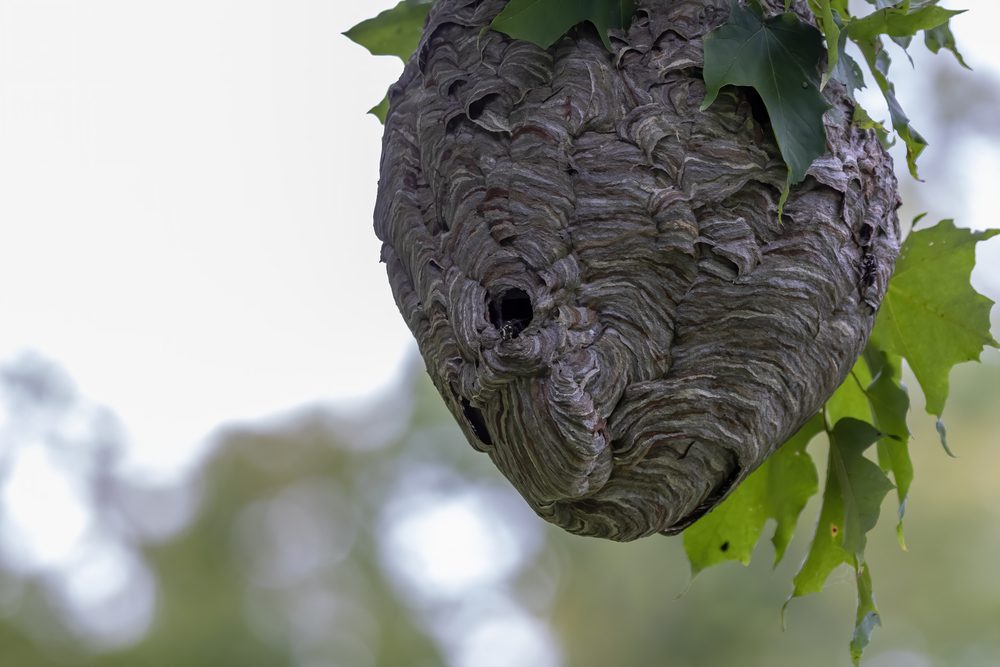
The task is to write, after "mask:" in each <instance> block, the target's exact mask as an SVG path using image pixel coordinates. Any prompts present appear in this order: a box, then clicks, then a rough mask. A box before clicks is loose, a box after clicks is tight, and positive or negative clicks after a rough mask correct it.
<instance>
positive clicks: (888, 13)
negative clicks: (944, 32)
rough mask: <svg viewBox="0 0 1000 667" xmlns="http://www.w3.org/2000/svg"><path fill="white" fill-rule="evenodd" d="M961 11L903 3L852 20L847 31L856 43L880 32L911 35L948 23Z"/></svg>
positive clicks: (899, 35)
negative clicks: (902, 4)
mask: <svg viewBox="0 0 1000 667" xmlns="http://www.w3.org/2000/svg"><path fill="white" fill-rule="evenodd" d="M963 11H964V10H953V9H944V8H943V7H936V6H934V5H928V6H924V7H919V8H916V9H913V8H909V7H903V6H897V7H889V8H886V9H879V10H876V11H874V12H872V13H871V14H869V15H868V16H865V17H864V18H859V19H855V20H853V21H851V22H850V23H849V24H848V25H847V32H848V34H849V35H850V37H851V39H854V40H856V41H859V42H860V41H866V42H867V41H871V40H873V39H875V38H876V37H878V36H879V35H889V36H890V37H903V38H906V37H913V36H914V35H916V34H917V33H918V32H920V31H921V30H931V29H933V28H936V27H938V26H940V25H943V24H945V23H947V22H948V20H949V19H951V17H952V16H955V15H957V14H961V13H962V12H963Z"/></svg>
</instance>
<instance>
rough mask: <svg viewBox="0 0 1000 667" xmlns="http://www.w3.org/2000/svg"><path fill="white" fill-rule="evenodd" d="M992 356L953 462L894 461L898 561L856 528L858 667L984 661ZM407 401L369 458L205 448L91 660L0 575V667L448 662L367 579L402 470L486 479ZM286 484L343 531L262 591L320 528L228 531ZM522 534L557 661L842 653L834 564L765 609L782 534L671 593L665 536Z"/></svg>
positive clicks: (927, 442) (60, 625) (849, 601)
mask: <svg viewBox="0 0 1000 667" xmlns="http://www.w3.org/2000/svg"><path fill="white" fill-rule="evenodd" d="M996 356H997V355H996V354H991V355H989V359H988V361H992V362H993V363H987V364H986V365H984V366H979V367H968V368H964V367H963V368H960V369H958V370H957V371H956V373H955V375H956V376H960V377H957V378H955V379H956V381H955V383H954V384H955V387H956V392H955V400H954V410H955V413H954V414H953V416H952V423H953V424H954V426H953V440H954V442H955V443H956V448H957V450H958V452H957V453H958V454H959V456H960V458H959V459H957V460H953V459H949V458H947V457H946V455H945V454H944V453H943V452H942V451H941V448H940V447H939V446H938V445H937V443H936V435H935V433H934V428H933V423H932V420H931V419H929V418H928V419H925V420H921V421H920V422H918V423H916V424H913V425H912V426H913V430H914V447H913V454H914V459H915V463H916V466H917V468H918V469H920V470H922V471H924V474H923V475H921V482H920V483H919V484H918V485H916V486H915V487H914V489H913V491H912V493H911V497H910V512H909V514H908V516H909V517H910V520H909V525H908V531H907V537H908V543H909V551H908V552H903V551H901V550H900V548H899V546H898V544H897V542H896V537H895V533H894V531H893V526H892V525H889V524H888V523H887V524H886V525H884V526H880V527H879V528H877V529H876V530H875V531H874V532H873V533H872V534H871V535H870V541H871V548H870V552H869V559H868V562H869V564H870V565H871V567H872V568H873V569H874V570H875V574H876V576H877V577H878V579H879V582H880V588H879V590H878V591H877V594H878V601H879V605H880V609H881V610H882V612H883V616H884V618H886V619H887V622H886V624H885V627H884V628H883V631H882V632H881V633H879V634H877V635H876V637H875V638H874V640H873V642H872V645H871V646H870V648H869V651H868V653H867V655H866V660H865V663H864V664H870V665H883V666H885V665H893V666H895V665H901V666H905V665H914V666H916V665H949V666H952V665H969V666H978V665H982V666H984V667H985V666H986V665H996V664H998V663H1000V636H998V635H997V633H996V626H997V621H998V620H1000V578H998V577H996V576H995V563H996V557H997V554H998V553H1000V522H998V521H997V519H998V513H997V512H998V510H997V508H998V507H1000V487H998V486H997V485H996V484H995V481H994V476H995V475H994V472H993V471H995V470H996V469H997V465H998V463H1000V451H998V450H997V449H996V448H995V447H993V446H991V445H992V444H993V440H994V439H995V436H994V434H993V433H994V430H995V419H994V418H993V415H995V414H996V411H997V410H998V409H1000V365H998V364H997V363H996V362H997V359H996V358H995V357H996ZM413 391H414V398H413V399H412V400H413V403H410V405H412V406H415V407H413V413H412V418H411V419H410V420H409V426H408V427H407V428H406V430H405V432H404V433H402V435H400V436H399V437H397V438H395V439H394V441H393V442H391V443H390V444H388V445H381V446H376V445H372V446H358V445H357V443H356V442H353V440H356V439H357V438H356V437H355V435H356V434H352V433H351V431H350V429H348V428H345V427H344V426H343V425H342V424H341V425H338V422H337V420H336V419H334V418H332V417H331V416H330V415H329V414H327V413H325V412H323V411H322V410H315V411H308V412H305V413H302V414H301V415H300V416H299V417H297V418H295V419H290V420H288V421H286V422H284V423H279V424H272V425H270V426H268V427H266V428H260V429H251V428H240V429H230V430H228V431H226V432H224V433H223V434H222V435H220V436H219V438H218V440H219V442H218V444H217V446H216V447H215V448H214V449H213V452H212V455H211V457H210V459H209V460H208V461H207V462H206V463H205V464H204V466H203V468H202V469H201V470H200V472H199V478H200V481H199V483H198V484H197V485H195V486H193V487H192V492H198V493H200V494H201V501H200V510H199V512H198V513H197V516H196V518H195V519H194V521H193V522H192V523H191V525H190V526H189V527H188V528H187V530H186V531H184V532H183V533H182V534H180V535H179V536H177V537H175V538H174V539H172V540H169V541H166V542H163V543H160V544H140V545H139V546H138V549H139V550H140V551H141V555H142V557H143V559H144V560H145V561H146V562H147V564H148V565H149V566H150V567H151V569H152V571H153V572H154V573H155V577H156V579H157V582H158V590H159V595H158V601H157V607H156V618H155V621H154V624H153V626H152V628H151V629H150V631H149V632H148V634H147V635H146V636H145V637H144V638H143V639H142V640H141V641H140V642H139V643H138V644H136V645H134V646H131V647H129V648H127V649H125V650H119V651H117V652H111V653H95V652H93V650H92V649H90V648H88V645H87V643H86V642H85V640H83V639H81V638H79V637H78V636H77V635H76V634H74V632H72V631H71V629H69V628H68V625H67V623H66V619H65V618H64V616H63V615H62V614H61V613H60V611H59V609H58V608H57V606H55V605H53V604H52V603H51V602H50V601H49V599H48V598H47V596H46V595H45V593H44V591H45V581H44V579H41V578H38V577H34V578H29V579H28V580H23V579H18V578H17V577H16V576H15V575H13V574H11V573H5V574H2V575H0V576H2V578H0V598H3V599H4V600H6V602H5V603H4V604H3V605H0V610H2V611H0V657H2V658H0V664H2V665H3V666H4V667H44V666H47V665H87V666H90V665H93V666H108V667H111V666H114V667H118V666H122V667H125V666H128V667H144V666H150V667H154V666H161V665H162V666H163V667H167V666H170V667H173V666H176V665H212V666H229V665H232V666H234V667H237V666H238V667H250V666H255V665H261V666H264V665H267V666H271V665H379V666H397V665H417V666H421V665H426V666H428V667H429V666H433V665H444V664H453V661H452V660H451V659H449V658H448V656H447V653H446V652H445V651H444V650H443V648H444V647H442V645H441V642H440V637H437V638H435V636H434V633H433V632H431V631H430V630H429V627H430V619H429V617H428V612H427V607H426V606H421V605H420V604H419V603H418V601H415V600H414V599H413V598H412V595H411V592H409V591H408V589H406V587H402V586H400V585H399V584H398V581H397V579H394V578H393V576H391V574H390V573H389V572H387V570H386V567H385V565H386V562H385V558H384V556H385V554H382V556H383V557H380V555H379V553H378V550H379V544H380V542H379V539H380V531H381V530H383V529H384V521H383V520H382V518H381V517H382V516H383V515H384V509H385V503H386V502H387V501H388V500H389V499H390V497H392V496H393V495H394V494H396V493H397V492H398V491H399V489H400V483H401V482H400V480H407V483H409V484H411V485H413V486H414V488H416V489H417V490H419V488H420V486H421V484H422V482H421V481H420V477H419V475H414V476H409V472H410V471H413V470H417V469H419V468H421V466H427V465H434V466H438V467H441V466H444V467H445V468H446V469H447V470H448V471H449V474H451V475H453V476H454V477H455V478H456V479H461V480H464V481H465V482H467V483H468V484H473V485H474V484H480V483H489V484H497V483H500V482H501V480H499V476H498V473H496V472H495V470H494V469H493V468H492V466H491V465H489V464H488V461H487V460H486V458H485V457H484V456H483V455H480V454H477V453H475V452H474V451H472V450H471V448H469V447H468V445H467V444H466V443H465V442H464V440H463V439H462V436H461V434H460V433H459V431H458V428H457V427H456V426H455V425H454V424H452V422H451V418H450V416H449V415H448V414H447V412H446V411H445V409H444V408H443V406H441V405H440V402H439V400H438V399H437V397H436V394H435V393H434V391H433V388H432V387H430V385H429V383H428V382H426V381H425V380H424V379H423V377H422V376H421V379H420V380H419V381H418V382H416V386H415V387H414V390H413ZM409 401H410V399H408V398H406V397H401V398H400V403H399V404H398V405H394V404H389V405H387V406H382V407H381V408H380V410H383V411H385V410H400V411H405V410H406V409H407V404H408V403H409ZM371 418H372V419H378V418H379V415H372V416H371ZM818 458H819V457H818ZM820 460H821V459H820ZM821 473H822V471H821ZM303 484H306V486H308V488H310V489H313V490H316V489H319V490H323V489H329V491H330V493H331V495H330V498H331V499H332V502H333V503H335V504H333V505H331V506H330V510H329V512H328V513H324V512H320V513H319V514H318V515H317V516H314V517H312V519H314V520H317V521H319V522H320V523H318V524H316V526H318V527H319V528H322V527H323V525H324V522H327V523H329V524H330V525H334V526H336V527H337V530H335V531H333V532H332V533H331V535H332V536H333V542H335V543H338V540H339V539H340V537H342V538H343V539H342V540H340V542H339V543H340V547H337V548H336V549H334V551H335V552H336V553H335V555H334V557H332V558H327V559H325V560H323V559H320V560H317V561H315V562H313V564H312V565H310V566H309V567H306V568H304V569H302V568H299V570H294V569H293V571H291V573H290V574H289V573H287V572H286V573H285V574H284V575H281V576H270V575H268V576H267V577H264V578H263V579H262V578H261V576H260V575H259V572H260V571H263V572H265V573H266V572H278V573H279V574H280V573H281V572H282V570H281V568H280V567H278V569H275V565H274V563H269V562H262V561H261V559H262V558H264V559H267V558H278V559H280V558H282V557H283V556H282V553H283V551H282V549H283V548H287V549H288V550H290V553H292V554H299V555H301V554H303V553H307V552H309V550H311V549H312V550H315V549H316V545H317V544H319V543H318V542H317V541H316V538H315V536H316V535H317V534H319V533H322V530H318V529H314V528H310V527H309V526H310V525H312V524H308V522H307V523H306V524H303V525H304V527H305V529H304V531H302V532H301V533H300V534H298V539H301V540H302V541H301V544H299V543H296V541H295V539H294V538H296V535H297V534H296V533H295V532H294V531H291V532H287V533H283V532H281V531H279V533H278V534H279V535H281V534H284V535H286V536H287V537H288V538H289V541H290V543H288V544H284V545H282V544H278V545H275V544H274V535H272V534H270V533H268V530H266V529H265V528H266V526H265V527H264V528H262V527H261V526H262V525H263V524H260V523H259V522H256V523H255V522H254V521H248V519H247V517H248V516H250V515H253V514H254V511H255V510H253V508H254V507H258V506H260V505H261V503H262V502H263V503H273V501H274V500H275V499H276V498H281V497H286V496H287V494H288V493H290V492H293V491H295V490H296V489H299V490H301V489H302V488H305V487H303ZM295 492H296V493H298V491H295ZM309 493H313V491H309ZM886 502H887V503H889V504H890V506H889V507H886V508H885V510H886V511H890V512H892V511H894V510H895V507H894V503H895V500H894V499H892V498H890V499H888V500H887V501H886ZM817 510H818V507H817V500H816V499H813V501H812V502H811V503H810V504H809V505H808V506H807V507H806V509H805V513H804V520H805V521H806V522H811V521H813V520H814V517H815V516H816V513H817ZM248 513H249V514H248ZM272 514H273V513H272ZM269 516H271V515H269ZM345 517H346V519H345ZM293 518H294V517H293ZM526 520H527V521H530V522H534V521H536V519H534V517H527V518H526ZM345 521H346V522H347V523H345ZM537 521H538V522H539V523H538V526H543V528H542V534H543V536H544V543H543V545H542V547H541V549H540V550H539V551H537V552H536V553H535V555H534V556H533V557H532V558H531V559H529V560H528V561H526V562H525V563H523V564H522V566H521V567H519V568H518V570H517V571H516V572H515V573H514V577H513V580H512V581H510V582H509V585H510V590H511V591H513V596H514V598H515V599H517V600H518V601H519V602H521V603H522V604H523V606H524V608H525V610H527V612H526V613H530V614H534V615H536V616H538V617H539V618H540V619H541V621H542V622H543V623H545V624H547V625H548V627H549V628H550V629H551V631H552V633H553V636H554V637H555V640H556V642H557V644H558V647H559V650H560V651H561V654H562V664H565V665H571V666H573V667H591V666H593V667H599V666H606V665H623V666H632V665H635V666H645V665H678V666H685V665H751V666H752V665H760V666H762V667H763V666H768V667H771V666H781V665H789V666H791V665H804V664H808V665H819V666H823V665H844V664H847V663H848V661H849V657H848V655H847V654H846V652H845V651H844V650H843V637H844V636H845V634H849V632H850V625H851V618H850V616H851V611H852V609H853V605H854V599H853V598H854V582H853V577H852V576H851V573H850V571H849V570H847V568H842V570H838V572H837V573H835V574H834V576H833V579H832V580H831V581H832V583H831V585H830V587H829V588H828V591H827V592H826V593H824V594H823V595H819V596H809V597H807V598H804V599H801V600H796V601H795V602H793V603H792V605H791V606H790V608H789V610H788V617H787V622H788V629H787V630H786V631H782V628H781V621H780V618H779V609H780V608H781V603H782V601H783V600H784V599H785V597H786V596H787V595H788V592H789V591H788V590H787V587H788V581H789V579H790V576H791V573H792V572H793V571H794V569H795V567H796V565H797V563H798V562H800V561H801V559H802V557H803V556H804V553H805V549H806V547H807V545H806V544H805V543H804V539H802V538H801V536H800V538H797V539H794V540H793V541H792V544H791V545H790V546H789V554H788V555H789V557H788V558H786V559H785V561H784V562H783V563H782V564H781V565H779V566H778V568H777V569H776V570H772V569H771V568H770V566H769V563H770V561H771V558H770V555H771V554H770V551H771V550H772V547H771V546H770V545H769V544H766V543H762V545H761V546H760V547H758V548H759V549H764V550H766V551H768V553H765V554H758V557H757V558H755V559H754V562H753V564H752V565H750V566H749V568H744V567H742V566H740V565H738V564H735V563H730V564H726V565H722V566H720V567H717V568H713V569H711V570H709V571H706V572H704V573H701V574H700V575H698V577H697V578H696V579H695V580H694V581H693V582H691V581H690V574H689V572H688V567H687V564H686V559H685V556H684V553H683V548H682V543H681V540H680V539H678V538H673V539H671V538H665V537H664V538H655V537H654V538H649V539H645V540H641V541H638V542H635V543H630V544H616V543H611V542H604V541H599V540H593V539H587V538H579V537H574V536H572V535H568V534H566V533H563V532H562V531H560V530H558V529H557V528H554V527H550V526H548V525H544V524H541V520H540V519H539V520H537ZM288 525H293V526H294V525H297V523H296V522H295V521H292V522H291V523H289V524H288ZM300 527H302V526H300ZM317 530H318V532H317ZM804 532H807V531H804ZM456 539H462V536H460V535H459V536H456ZM341 547H342V548H341ZM276 549H277V550H276ZM320 551H322V550H320ZM327 551H329V549H328V550H327ZM287 555H288V554H287V553H286V554H285V556H287ZM390 555H391V554H390ZM279 565H280V563H279ZM262 568H263V569H262ZM286 569H287V568H286ZM52 576H54V575H52ZM317 596H320V597H321V598H322V597H323V596H325V597H326V599H329V600H333V601H334V602H335V604H334V606H333V608H332V609H333V611H330V610H329V609H328V610H327V611H326V612H324V611H323V609H324V607H323V606H322V605H320V606H316V605H315V604H313V605H312V606H311V607H310V606H309V604H306V610H307V611H306V613H307V616H309V615H311V617H312V619H313V620H314V621H316V622H317V623H319V626H320V628H321V629H322V628H324V627H327V626H328V630H326V631H323V632H320V633H319V636H318V637H316V636H314V637H312V638H311V639H310V641H309V642H308V646H309V649H308V652H307V653H303V649H302V646H303V643H302V636H301V631H299V630H296V625H297V623H298V622H299V621H301V614H302V608H301V607H302V605H303V604H304V603H308V602H309V601H310V600H315V599H316V598H317ZM12 599H16V602H14V603H12V602H11V600H12ZM453 604H454V605H455V606H456V608H457V606H458V605H459V602H458V601H455V602H453ZM446 606H447V605H446ZM310 610H311V611H310ZM324 614H325V615H324ZM296 619H298V620H296ZM324 624H326V625H324ZM314 625H315V623H314Z"/></svg>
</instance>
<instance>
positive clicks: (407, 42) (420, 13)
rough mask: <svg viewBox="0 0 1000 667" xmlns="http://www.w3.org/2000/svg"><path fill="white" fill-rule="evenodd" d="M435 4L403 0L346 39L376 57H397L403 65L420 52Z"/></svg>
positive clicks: (362, 24) (353, 29) (347, 35)
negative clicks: (426, 25) (422, 38)
mask: <svg viewBox="0 0 1000 667" xmlns="http://www.w3.org/2000/svg"><path fill="white" fill-rule="evenodd" d="M431 4H432V0H403V1H402V2H400V3H399V4H398V5H396V6H395V7H393V8H392V9H387V10H385V11H384V12H382V13H380V14H379V15H378V16H375V17H373V18H370V19H368V20H366V21H362V22H361V23H359V24H357V25H356V26H354V27H353V28H351V29H350V30H348V31H347V32H345V33H344V36H346V37H348V38H350V39H351V40H352V41H354V42H357V43H358V44H360V45H361V46H363V47H365V48H366V49H368V50H369V51H370V52H371V54H372V55H373V56H398V57H399V58H400V59H401V60H403V61H404V62H405V61H406V60H407V59H408V58H409V57H410V55H411V54H412V53H413V52H414V51H415V50H416V49H417V44H419V43H420V36H421V34H422V33H423V30H424V22H425V21H426V20H427V13H428V12H429V11H430V9H431Z"/></svg>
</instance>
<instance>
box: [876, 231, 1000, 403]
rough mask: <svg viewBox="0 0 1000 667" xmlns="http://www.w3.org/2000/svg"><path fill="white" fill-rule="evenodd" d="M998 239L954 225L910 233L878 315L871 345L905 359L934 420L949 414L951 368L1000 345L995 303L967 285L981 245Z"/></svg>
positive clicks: (995, 233) (976, 357)
mask: <svg viewBox="0 0 1000 667" xmlns="http://www.w3.org/2000/svg"><path fill="white" fill-rule="evenodd" d="M997 234H1000V230H989V231H985V232H971V231H969V230H966V229H958V228H956V227H955V225H954V224H953V223H952V221H950V220H945V221H943V222H940V223H938V224H937V225H935V226H934V227H931V228H929V229H923V230H920V231H917V232H913V233H911V234H910V236H909V238H907V239H906V242H905V243H904V244H903V248H902V251H901V253H900V256H899V260H898V261H897V263H896V272H895V274H894V275H893V278H892V280H891V281H890V282H889V290H888V292H887V293H886V296H885V300H884V301H883V302H882V308H881V309H880V310H879V314H878V320H877V321H876V324H875V330H874V332H873V333H872V341H873V342H874V343H875V345H877V346H878V347H879V348H880V349H882V350H884V351H886V352H889V353H891V354H898V355H901V356H903V357H905V358H906V361H907V362H908V363H909V365H910V368H911V369H913V374H914V375H916V376H917V380H918V381H919V382H920V386H921V387H922V388H923V390H924V395H925V396H926V397H927V411H928V412H929V413H931V414H933V415H937V416H939V417H940V416H941V413H942V412H943V411H944V404H945V400H946V399H947V396H948V374H949V372H950V371H951V369H952V367H953V366H955V365H956V364H959V363H961V362H963V361H977V360H978V359H979V355H980V353H981V352H982V350H983V348H984V347H985V346H987V345H992V346H996V344H997V343H996V341H995V340H994V339H993V336H992V335H991V333H990V308H991V306H992V305H993V302H992V301H991V300H990V299H988V298H986V297H985V296H983V295H981V294H979V293H977V292H976V291H975V290H974V289H973V288H972V286H971V285H970V284H969V278H970V275H971V273H972V268H973V266H974V264H975V248H976V243H978V242H980V241H983V240H986V239H988V238H991V237H993V236H996V235H997Z"/></svg>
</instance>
